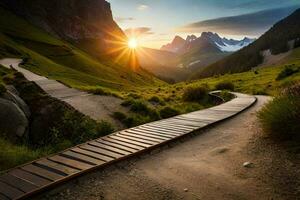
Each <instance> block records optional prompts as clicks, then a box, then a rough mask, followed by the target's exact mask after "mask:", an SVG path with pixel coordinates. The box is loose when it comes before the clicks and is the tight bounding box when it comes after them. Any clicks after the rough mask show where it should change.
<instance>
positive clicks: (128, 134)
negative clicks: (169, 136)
mask: <svg viewBox="0 0 300 200" xmlns="http://www.w3.org/2000/svg"><path fill="white" fill-rule="evenodd" d="M118 134H120V135H125V136H131V137H134V138H138V139H142V140H146V141H151V142H157V143H160V142H163V141H165V140H166V139H154V138H152V137H148V136H143V135H138V134H135V133H129V132H126V131H121V132H119V133H118Z"/></svg>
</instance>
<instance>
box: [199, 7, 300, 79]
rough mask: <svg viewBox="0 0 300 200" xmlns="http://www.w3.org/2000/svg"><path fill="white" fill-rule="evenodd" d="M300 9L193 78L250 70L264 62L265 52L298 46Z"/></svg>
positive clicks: (272, 52)
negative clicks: (247, 44)
mask: <svg viewBox="0 0 300 200" xmlns="http://www.w3.org/2000/svg"><path fill="white" fill-rule="evenodd" d="M299 19H300V9H298V10H296V11H295V12H294V13H292V14H291V15H290V16H288V17H286V18H285V19H283V20H281V21H279V22H278V23H276V24H275V25H274V26H273V27H272V28H271V29H270V30H268V31H267V32H266V33H265V34H263V35H262V36H261V37H260V38H259V39H257V40H256V41H255V42H253V43H252V44H250V45H249V46H247V47H245V48H243V49H241V50H239V51H237V52H235V53H233V54H232V55H230V56H228V57H226V58H224V59H222V60H220V61H218V62H216V63H214V64H212V65H209V66H207V67H205V68H204V69H201V70H200V71H199V72H197V73H195V74H194V75H193V78H201V77H209V76H213V75H217V74H226V73H236V72H243V71H248V70H250V69H251V68H253V67H256V66H258V65H260V64H261V63H263V61H264V56H263V52H265V51H270V53H271V54H272V55H277V54H281V53H284V52H287V51H289V50H290V49H291V48H296V47H297V46H298V45H297V43H298V41H299V38H300V22H299Z"/></svg>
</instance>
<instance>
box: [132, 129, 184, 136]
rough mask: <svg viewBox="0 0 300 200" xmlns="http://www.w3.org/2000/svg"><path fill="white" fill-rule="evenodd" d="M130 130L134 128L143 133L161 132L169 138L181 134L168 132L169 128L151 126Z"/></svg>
mask: <svg viewBox="0 0 300 200" xmlns="http://www.w3.org/2000/svg"><path fill="white" fill-rule="evenodd" d="M130 130H134V131H139V132H143V133H150V134H152V133H156V134H161V135H164V136H166V137H168V138H173V137H177V136H178V135H181V134H180V133H170V132H168V130H162V129H161V130H160V129H151V128H140V127H139V128H136V129H130Z"/></svg>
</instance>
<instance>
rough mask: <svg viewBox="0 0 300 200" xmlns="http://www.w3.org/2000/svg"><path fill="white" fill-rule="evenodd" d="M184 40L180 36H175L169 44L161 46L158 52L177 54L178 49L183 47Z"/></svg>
mask: <svg viewBox="0 0 300 200" xmlns="http://www.w3.org/2000/svg"><path fill="white" fill-rule="evenodd" d="M185 42H186V41H185V40H184V39H183V38H182V37H180V36H175V38H174V39H173V41H172V42H171V43H169V44H166V45H163V46H162V47H161V48H160V50H162V51H170V52H173V53H177V52H178V51H179V49H181V48H182V47H183V45H184V44H185Z"/></svg>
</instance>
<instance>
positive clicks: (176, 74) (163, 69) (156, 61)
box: [137, 48, 189, 82]
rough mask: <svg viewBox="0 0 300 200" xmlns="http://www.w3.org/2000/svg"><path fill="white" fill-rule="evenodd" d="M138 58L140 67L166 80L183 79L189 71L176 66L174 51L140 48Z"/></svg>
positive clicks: (176, 80) (176, 57) (176, 60)
mask: <svg viewBox="0 0 300 200" xmlns="http://www.w3.org/2000/svg"><path fill="white" fill-rule="evenodd" d="M137 52H138V59H139V62H140V64H141V67H142V68H144V69H146V70H147V71H149V72H151V73H153V74H155V75H156V76H157V77H159V78H160V79H162V80H165V81H167V82H178V81H182V80H185V79H186V78H187V77H188V75H189V71H187V70H186V69H184V68H180V67H179V66H178V55H177V54H176V53H173V52H170V51H164V50H158V49H151V48H140V49H139V50H138V51H137Z"/></svg>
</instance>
